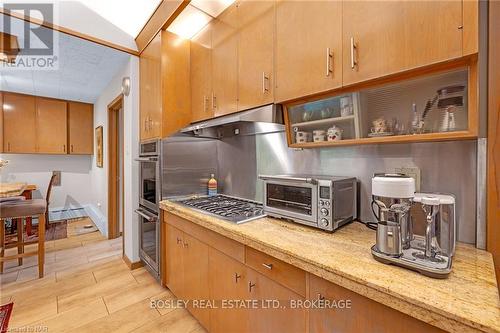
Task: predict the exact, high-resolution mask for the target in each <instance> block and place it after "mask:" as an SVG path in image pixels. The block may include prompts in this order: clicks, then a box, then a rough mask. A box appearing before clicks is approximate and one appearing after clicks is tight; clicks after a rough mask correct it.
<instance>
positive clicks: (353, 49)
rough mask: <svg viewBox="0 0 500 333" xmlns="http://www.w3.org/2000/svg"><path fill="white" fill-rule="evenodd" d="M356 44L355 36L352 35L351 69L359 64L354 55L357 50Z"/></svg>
mask: <svg viewBox="0 0 500 333" xmlns="http://www.w3.org/2000/svg"><path fill="white" fill-rule="evenodd" d="M356 49H357V47H356V44H355V43H354V38H353V37H351V69H354V67H356V65H357V64H358V62H357V61H356V60H355V57H354V52H356Z"/></svg>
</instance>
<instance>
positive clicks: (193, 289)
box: [183, 233, 210, 328]
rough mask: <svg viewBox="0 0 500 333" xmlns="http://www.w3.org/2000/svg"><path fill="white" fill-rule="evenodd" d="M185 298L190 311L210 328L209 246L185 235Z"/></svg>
mask: <svg viewBox="0 0 500 333" xmlns="http://www.w3.org/2000/svg"><path fill="white" fill-rule="evenodd" d="M183 248H184V252H183V261H184V262H183V269H184V290H183V293H184V298H185V299H187V300H189V301H190V302H189V305H188V310H189V311H190V312H191V313H192V314H193V315H194V316H195V317H196V318H197V319H198V320H199V321H200V323H201V324H202V325H203V326H204V327H205V328H208V327H209V323H210V317H209V308H207V307H205V304H204V303H200V301H201V302H203V301H205V300H208V299H209V292H208V291H209V286H208V280H207V276H208V246H207V245H206V244H204V243H202V242H200V241H199V240H197V239H196V238H194V237H191V236H189V235H188V234H186V233H184V239H183Z"/></svg>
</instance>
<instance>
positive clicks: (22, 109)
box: [3, 93, 36, 153]
mask: <svg viewBox="0 0 500 333" xmlns="http://www.w3.org/2000/svg"><path fill="white" fill-rule="evenodd" d="M3 117H4V118H3V122H4V123H3V125H4V126H3V128H4V152H5V153H35V152H36V113H35V97H34V96H28V95H19V94H11V93H4V96H3Z"/></svg>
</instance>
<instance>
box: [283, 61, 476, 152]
mask: <svg viewBox="0 0 500 333" xmlns="http://www.w3.org/2000/svg"><path fill="white" fill-rule="evenodd" d="M474 73H475V69H471V67H470V66H462V67H458V68H453V69H447V70H444V71H440V72H432V73H426V74H422V75H419V76H408V77H409V78H403V79H401V80H397V81H396V80H385V81H386V82H381V83H378V84H373V85H369V86H366V87H365V88H362V89H358V90H349V89H342V90H340V91H338V92H337V93H335V92H333V93H331V94H329V95H323V96H320V97H318V98H316V99H308V100H307V101H298V102H293V103H290V104H285V105H284V109H285V112H286V113H285V121H286V127H287V134H288V143H289V145H290V146H291V147H304V148H312V147H316V146H334V145H355V144H369V143H389V142H418V141H442V140H455V139H473V138H475V137H477V106H476V104H477V98H476V94H477V92H476V84H475V82H476V77H475V75H472V74H474Z"/></svg>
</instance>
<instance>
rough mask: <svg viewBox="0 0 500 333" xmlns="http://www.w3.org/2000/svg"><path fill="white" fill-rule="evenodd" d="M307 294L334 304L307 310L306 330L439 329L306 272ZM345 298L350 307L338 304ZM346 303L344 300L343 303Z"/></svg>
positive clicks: (435, 330) (416, 330) (319, 332)
mask: <svg viewBox="0 0 500 333" xmlns="http://www.w3.org/2000/svg"><path fill="white" fill-rule="evenodd" d="M309 286H310V287H309V288H310V289H309V295H310V297H311V298H312V299H315V300H320V299H321V300H324V302H325V303H323V305H326V304H327V302H330V304H333V302H334V301H335V302H336V304H337V306H338V307H337V308H335V307H326V306H324V307H323V308H321V309H311V310H310V311H309V331H310V332H317V333H322V332H325V333H327V332H342V333H349V332H353V333H355V332H398V331H401V332H403V331H404V332H415V333H417V332H430V333H434V332H443V331H442V330H440V329H438V328H437V327H434V326H431V325H429V324H427V323H424V322H422V321H419V320H417V319H415V318H412V317H410V316H408V315H406V314H403V313H401V312H399V311H396V310H394V309H391V308H389V307H387V306H385V305H382V304H380V303H377V302H375V301H372V300H371V299H369V298H366V297H364V296H361V295H358V294H356V293H354V292H352V291H350V290H347V289H345V288H342V287H340V286H337V285H335V284H333V283H330V282H328V281H326V280H324V279H322V278H319V277H317V276H315V275H312V274H310V279H309ZM345 300H349V301H350V304H351V305H350V308H341V307H339V306H340V304H341V302H342V301H345ZM343 304H346V303H343Z"/></svg>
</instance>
